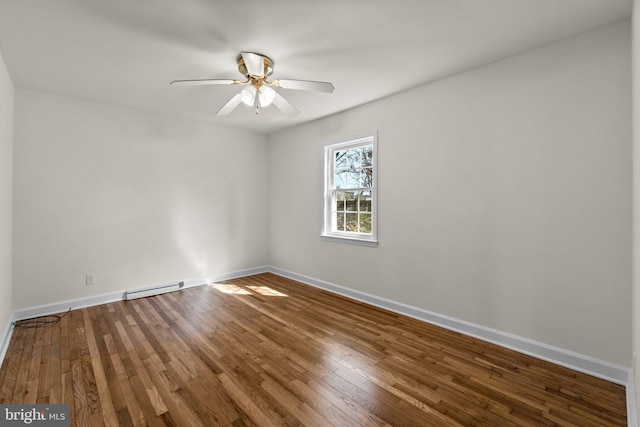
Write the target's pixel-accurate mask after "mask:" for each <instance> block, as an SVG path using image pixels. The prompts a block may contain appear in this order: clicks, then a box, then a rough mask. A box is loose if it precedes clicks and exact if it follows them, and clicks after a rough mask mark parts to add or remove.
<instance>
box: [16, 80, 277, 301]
mask: <svg viewBox="0 0 640 427" xmlns="http://www.w3.org/2000/svg"><path fill="white" fill-rule="evenodd" d="M266 143H267V138H266V137H265V136H263V135H258V134H254V133H250V132H244V131H239V130H232V129H227V128H221V127H216V126H213V125H209V124H204V123H200V122H192V121H185V120H181V119H175V118H170V117H165V116H160V115H156V114H151V113H145V112H140V111H136V110H131V109H125V108H119V107H114V106H107V105H102V104H96V103H92V102H88V101H82V100H78V99H74V98H65V97H59V96H54V95H48V94H43V93H39V92H34V91H28V90H22V89H17V90H16V110H15V165H14V168H15V178H14V179H15V200H14V203H15V218H14V223H15V228H14V232H15V237H14V239H15V245H14V248H15V251H14V283H15V287H14V297H15V306H16V307H15V308H16V309H21V308H25V307H34V306H38V305H42V304H48V303H54V302H60V301H65V300H69V299H75V298H82V297H86V296H93V295H98V294H104V293H110V292H116V291H121V290H124V289H132V288H139V287H143V286H149V285H155V284H164V283H167V282H171V281H174V280H181V279H194V278H199V277H204V276H207V275H219V274H225V273H229V272H234V271H238V270H241V269H245V268H253V267H256V266H261V265H265V264H266V263H267V249H268V248H267V240H266V239H267V232H266V227H267V219H266V215H265V214H264V212H265V209H266V206H267V205H268V196H267V190H268V185H267V181H268V180H267V171H268V167H267V164H266V162H265V159H266V158H267V146H266ZM87 273H94V274H95V275H96V284H95V285H94V286H86V285H85V274H87Z"/></svg>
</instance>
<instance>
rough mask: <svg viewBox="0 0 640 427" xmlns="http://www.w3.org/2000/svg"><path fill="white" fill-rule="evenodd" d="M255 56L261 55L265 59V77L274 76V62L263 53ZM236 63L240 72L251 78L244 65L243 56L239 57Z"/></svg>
mask: <svg viewBox="0 0 640 427" xmlns="http://www.w3.org/2000/svg"><path fill="white" fill-rule="evenodd" d="M254 55H259V56H261V57H262V58H263V59H264V77H267V76H270V75H271V74H273V60H272V59H271V58H269V57H268V56H266V55H263V54H261V53H254ZM236 61H237V62H238V71H240V73H241V74H242V75H243V76H245V77H246V78H249V71H247V66H246V64H245V63H244V58H242V54H240V55H238V57H237V58H236Z"/></svg>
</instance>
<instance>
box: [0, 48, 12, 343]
mask: <svg viewBox="0 0 640 427" xmlns="http://www.w3.org/2000/svg"><path fill="white" fill-rule="evenodd" d="M13 98H14V89H13V83H12V82H11V77H10V76H9V73H8V72H7V68H6V66H5V64H4V60H3V59H2V56H1V55H0V295H1V297H0V333H2V331H3V330H4V328H5V326H6V325H7V324H8V322H9V319H10V318H11V316H12V314H13V277H12V266H11V265H12V258H13V256H12V236H13V229H12V222H13ZM2 338H4V337H0V346H1V345H2V341H1V340H2Z"/></svg>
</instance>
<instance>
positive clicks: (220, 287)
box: [211, 283, 251, 295]
mask: <svg viewBox="0 0 640 427" xmlns="http://www.w3.org/2000/svg"><path fill="white" fill-rule="evenodd" d="M211 286H212V287H213V288H214V289H215V290H217V291H219V292H222V293H225V294H234V295H251V292H249V291H248V290H246V289H242V288H241V287H240V286H236V285H224V284H221V283H213V284H212V285H211Z"/></svg>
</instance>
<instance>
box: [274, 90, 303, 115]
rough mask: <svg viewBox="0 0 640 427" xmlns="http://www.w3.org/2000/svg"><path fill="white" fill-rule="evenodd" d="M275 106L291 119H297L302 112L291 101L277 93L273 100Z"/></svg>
mask: <svg viewBox="0 0 640 427" xmlns="http://www.w3.org/2000/svg"><path fill="white" fill-rule="evenodd" d="M273 105H275V106H276V107H278V109H279V110H280V111H282V112H283V113H285V114H286V115H287V116H289V117H295V116H297V115H298V114H300V111H298V109H297V108H296V107H294V106H293V105H291V103H290V102H289V101H287V100H286V99H284V98H283V97H282V95H280V94H279V93H278V92H276V93H275V96H274V98H273Z"/></svg>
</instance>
